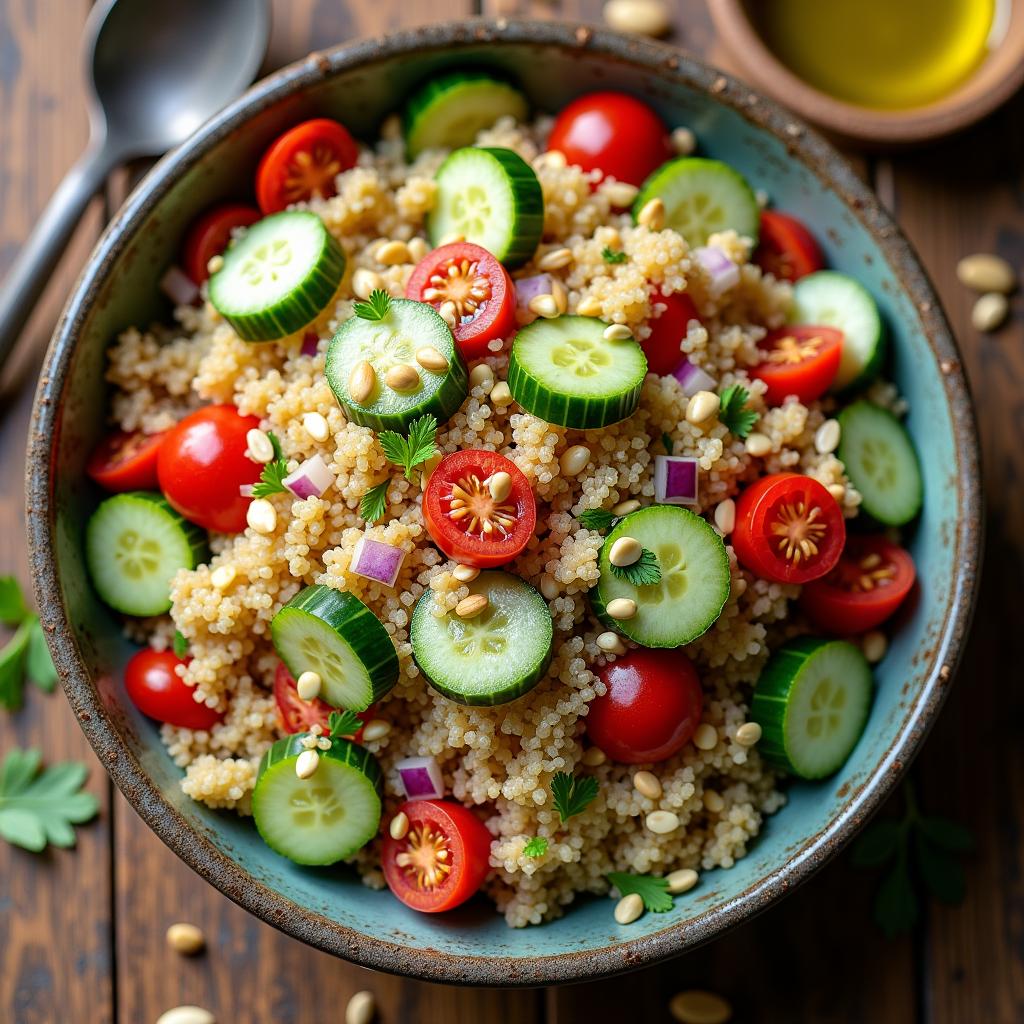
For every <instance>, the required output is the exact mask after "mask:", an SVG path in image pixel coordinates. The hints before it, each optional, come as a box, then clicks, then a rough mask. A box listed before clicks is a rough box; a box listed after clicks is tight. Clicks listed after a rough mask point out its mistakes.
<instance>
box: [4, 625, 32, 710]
mask: <svg viewBox="0 0 1024 1024" xmlns="http://www.w3.org/2000/svg"><path fill="white" fill-rule="evenodd" d="M32 618H34V616H33V617H30V618H28V619H25V621H24V622H22V624H21V625H20V626H19V627H18V630H17V632H16V633H15V634H14V636H12V637H11V639H10V640H8V641H7V643H6V644H5V645H4V647H3V649H2V650H0V704H2V705H3V706H4V707H5V708H6V709H7V710H8V711H17V710H18V708H20V707H21V702H22V689H23V687H24V681H25V658H26V655H27V654H28V645H29V640H30V639H31V631H32Z"/></svg>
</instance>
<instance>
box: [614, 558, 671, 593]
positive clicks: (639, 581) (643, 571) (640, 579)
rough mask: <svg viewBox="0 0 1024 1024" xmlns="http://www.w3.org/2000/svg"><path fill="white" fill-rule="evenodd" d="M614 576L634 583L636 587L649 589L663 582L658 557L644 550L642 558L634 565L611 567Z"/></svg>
mask: <svg viewBox="0 0 1024 1024" xmlns="http://www.w3.org/2000/svg"><path fill="white" fill-rule="evenodd" d="M611 569H612V575H613V576H614V577H615V578H616V579H620V580H624V581H625V582H626V583H632V584H633V586H634V587H648V586H650V585H651V584H653V583H660V582H661V566H660V565H658V556H657V555H656V554H655V553H654V552H653V551H652V550H651V549H650V548H644V549H643V550H642V551H641V552H640V557H639V558H638V559H637V560H636V561H635V562H634V563H633V564H632V565H614V564H612V566H611Z"/></svg>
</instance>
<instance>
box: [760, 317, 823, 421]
mask: <svg viewBox="0 0 1024 1024" xmlns="http://www.w3.org/2000/svg"><path fill="white" fill-rule="evenodd" d="M757 347H758V348H759V349H760V351H761V353H762V361H761V362H760V363H758V364H757V366H755V367H753V368H752V369H751V371H750V375H751V376H752V377H759V378H760V379H761V380H763V381H764V382H765V384H767V385H768V390H767V391H766V392H765V395H764V400H765V401H766V402H767V403H768V404H769V405H782V403H783V402H784V401H785V400H786V396H787V395H796V397H797V398H799V399H800V401H801V402H803V403H804V404H805V405H806V404H807V403H808V402H813V401H814V400H815V399H816V398H820V397H821V396H822V395H823V394H825V392H826V391H828V389H829V388H830V387H831V386H832V381H833V380H835V376H836V373H837V372H838V371H839V362H840V360H841V359H842V355H843V332H842V331H837V330H836V329H835V328H833V327H807V326H799V327H796V326H795V327H779V328H777V329H776V330H774V331H769V332H768V334H767V335H766V336H765V337H764V338H763V339H762V340H761V341H760V342H758V346H757Z"/></svg>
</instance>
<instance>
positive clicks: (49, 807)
mask: <svg viewBox="0 0 1024 1024" xmlns="http://www.w3.org/2000/svg"><path fill="white" fill-rule="evenodd" d="M39 764H40V754H39V751H38V750H19V749H17V748H14V749H13V750H11V751H10V752H9V753H8V755H7V757H5V758H4V762H3V766H2V768H0V836H2V837H3V838H4V839H6V840H7V841H8V842H9V843H13V844H14V845H16V846H21V847H23V848H24V849H26V850H31V851H32V852H33V853H38V852H39V851H40V850H42V849H44V848H45V847H46V844H47V843H52V844H53V845H54V846H74V845H75V830H74V828H73V827H72V826H73V825H81V824H83V823H84V822H86V821H89V820H90V819H91V818H93V817H95V815H96V812H97V811H98V810H99V803H98V802H97V800H96V797H94V796H93V795H92V793H86V792H84V791H82V788H81V787H82V783H84V782H85V778H86V775H87V774H88V770H87V769H86V766H85V765H84V764H80V763H78V762H75V761H65V762H63V763H62V764H54V765H50V766H49V767H48V768H46V769H45V770H43V771H42V772H40V771H39Z"/></svg>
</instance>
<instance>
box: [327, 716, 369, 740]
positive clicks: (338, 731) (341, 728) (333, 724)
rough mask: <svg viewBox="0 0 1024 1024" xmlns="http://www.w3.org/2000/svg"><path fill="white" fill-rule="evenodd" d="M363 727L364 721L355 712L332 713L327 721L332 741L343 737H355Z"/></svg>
mask: <svg viewBox="0 0 1024 1024" xmlns="http://www.w3.org/2000/svg"><path fill="white" fill-rule="evenodd" d="M362 727H363V720H362V719H361V718H360V717H359V716H358V715H357V714H356V713H355V712H354V711H332V712H331V713H330V715H329V717H328V719H327V728H328V729H329V730H330V737H331V739H332V740H334V739H339V738H340V737H343V736H355V734H356V733H357V732H359V730H360V729H362Z"/></svg>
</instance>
